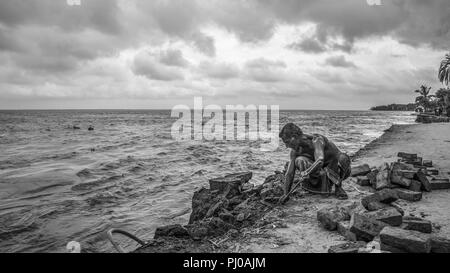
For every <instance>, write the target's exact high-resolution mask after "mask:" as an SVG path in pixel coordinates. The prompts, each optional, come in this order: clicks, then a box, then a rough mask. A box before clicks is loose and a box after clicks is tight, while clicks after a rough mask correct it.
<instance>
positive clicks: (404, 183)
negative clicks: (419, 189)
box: [391, 177, 412, 188]
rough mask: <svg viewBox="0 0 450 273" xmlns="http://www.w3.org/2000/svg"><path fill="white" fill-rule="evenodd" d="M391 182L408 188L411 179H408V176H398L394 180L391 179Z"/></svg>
mask: <svg viewBox="0 0 450 273" xmlns="http://www.w3.org/2000/svg"><path fill="white" fill-rule="evenodd" d="M391 182H392V183H393V184H397V185H399V186H401V187H404V188H409V187H410V186H411V183H412V179H409V178H406V177H400V178H399V179H396V180H395V181H393V180H392V179H391Z"/></svg>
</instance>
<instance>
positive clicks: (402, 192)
mask: <svg viewBox="0 0 450 273" xmlns="http://www.w3.org/2000/svg"><path fill="white" fill-rule="evenodd" d="M395 191H396V192H397V194H398V197H399V198H400V199H402V200H406V201H410V202H418V201H420V200H422V192H416V191H410V190H407V189H395Z"/></svg>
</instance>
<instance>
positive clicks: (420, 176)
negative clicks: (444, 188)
mask: <svg viewBox="0 0 450 273" xmlns="http://www.w3.org/2000/svg"><path fill="white" fill-rule="evenodd" d="M416 178H417V180H418V181H420V183H422V190H424V191H427V192H430V191H431V190H432V189H431V184H430V180H429V177H428V176H427V175H426V174H425V173H424V172H423V171H422V170H419V171H418V172H417V174H416Z"/></svg>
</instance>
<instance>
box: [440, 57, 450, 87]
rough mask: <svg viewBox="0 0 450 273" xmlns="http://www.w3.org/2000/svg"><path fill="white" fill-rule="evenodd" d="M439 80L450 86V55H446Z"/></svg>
mask: <svg viewBox="0 0 450 273" xmlns="http://www.w3.org/2000/svg"><path fill="white" fill-rule="evenodd" d="M438 76H439V80H440V81H441V82H442V83H443V84H445V85H447V86H448V85H449V82H450V54H446V55H445V58H444V60H442V62H441V66H440V67H439V75H438Z"/></svg>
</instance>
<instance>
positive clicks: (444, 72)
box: [438, 53, 450, 117]
mask: <svg viewBox="0 0 450 273" xmlns="http://www.w3.org/2000/svg"><path fill="white" fill-rule="evenodd" d="M438 77H439V80H440V81H441V82H442V84H443V85H446V86H447V90H446V91H445V92H442V93H441V94H442V96H443V99H444V104H445V106H446V111H447V116H448V117H450V89H449V83H450V53H449V54H446V55H445V58H444V60H442V62H441V67H439V74H438ZM441 94H439V95H441ZM444 94H446V96H445V95H444Z"/></svg>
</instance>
